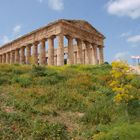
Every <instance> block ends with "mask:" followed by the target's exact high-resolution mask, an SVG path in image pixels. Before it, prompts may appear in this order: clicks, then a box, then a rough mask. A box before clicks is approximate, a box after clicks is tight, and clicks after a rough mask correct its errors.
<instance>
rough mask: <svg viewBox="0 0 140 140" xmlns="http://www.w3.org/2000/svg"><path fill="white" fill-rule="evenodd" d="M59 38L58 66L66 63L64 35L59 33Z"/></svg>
mask: <svg viewBox="0 0 140 140" xmlns="http://www.w3.org/2000/svg"><path fill="white" fill-rule="evenodd" d="M57 38H58V48H57V66H63V65H64V36H63V34H59V35H58V36H57Z"/></svg>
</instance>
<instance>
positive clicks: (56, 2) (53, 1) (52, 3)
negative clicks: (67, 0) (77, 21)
mask: <svg viewBox="0 0 140 140" xmlns="http://www.w3.org/2000/svg"><path fill="white" fill-rule="evenodd" d="M48 6H49V7H50V8H51V9H52V10H56V11H61V10H63V9H64V1H63V0H48Z"/></svg>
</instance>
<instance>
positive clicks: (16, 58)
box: [15, 49, 19, 64]
mask: <svg viewBox="0 0 140 140" xmlns="http://www.w3.org/2000/svg"><path fill="white" fill-rule="evenodd" d="M15 63H17V64H18V63H19V49H16V50H15Z"/></svg>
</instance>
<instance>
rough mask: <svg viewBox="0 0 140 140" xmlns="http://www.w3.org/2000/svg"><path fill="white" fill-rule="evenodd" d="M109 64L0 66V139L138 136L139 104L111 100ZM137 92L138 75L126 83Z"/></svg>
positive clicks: (135, 138)
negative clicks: (121, 103) (125, 104)
mask: <svg viewBox="0 0 140 140" xmlns="http://www.w3.org/2000/svg"><path fill="white" fill-rule="evenodd" d="M110 71H111V66H110V65H102V66H64V67H49V68H48V67H40V66H24V65H23V66H20V65H11V66H10V65H0V139H1V140H17V139H19V140H22V139H25V140H26V139H29V140H45V139H46V140H69V139H70V140H71V139H73V140H90V139H95V140H99V139H100V140H113V139H114V140H118V139H119V140H126V139H127V140H132V139H133V140H138V139H139V138H140V133H139V132H140V123H139V119H140V116H139V115H140V110H139V109H140V104H139V101H138V100H133V101H131V102H130V103H129V105H128V106H127V114H126V111H125V110H126V108H125V106H123V105H118V104H115V103H114V100H113V96H114V92H113V91H112V89H111V87H110V86H109V83H110V81H111V75H110ZM129 82H130V83H131V84H132V85H133V86H134V88H135V90H134V92H136V93H137V94H139V93H140V77H138V76H135V79H134V80H133V81H129Z"/></svg>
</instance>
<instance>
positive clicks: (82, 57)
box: [0, 19, 105, 66]
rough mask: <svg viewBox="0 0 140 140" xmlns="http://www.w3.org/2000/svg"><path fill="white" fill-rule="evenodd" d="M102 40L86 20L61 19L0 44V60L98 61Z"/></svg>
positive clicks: (61, 62)
mask: <svg viewBox="0 0 140 140" xmlns="http://www.w3.org/2000/svg"><path fill="white" fill-rule="evenodd" d="M64 39H65V41H64ZM104 39H105V37H104V36H103V35H102V34H101V33H100V32H99V31H97V30H96V29H95V28H94V27H93V26H92V25H90V24H89V23H88V22H87V21H84V20H65V19H61V20H57V21H55V22H52V23H50V24H48V25H47V26H45V27H42V28H39V29H37V30H35V31H33V32H31V33H28V34H26V35H24V36H22V37H20V38H17V39H15V40H13V41H11V42H9V43H7V44H5V45H3V46H1V47H0V63H7V64H14V63H20V64H39V65H45V64H47V65H49V66H52V65H57V66H62V65H64V59H65V60H66V62H67V64H69V65H73V64H91V65H96V64H102V63H103V62H104V51H103V48H104ZM64 44H65V45H64Z"/></svg>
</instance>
